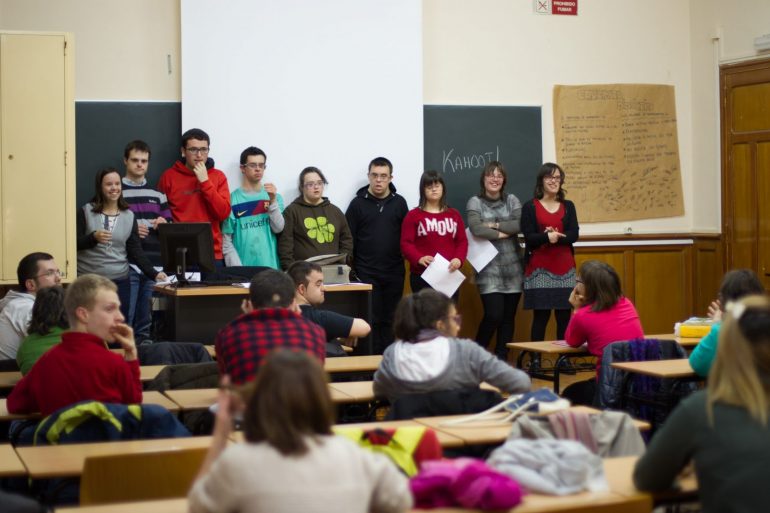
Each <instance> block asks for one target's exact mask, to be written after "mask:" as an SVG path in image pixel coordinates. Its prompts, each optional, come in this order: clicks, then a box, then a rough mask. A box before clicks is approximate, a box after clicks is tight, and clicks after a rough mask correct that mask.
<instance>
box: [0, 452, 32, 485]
mask: <svg viewBox="0 0 770 513" xmlns="http://www.w3.org/2000/svg"><path fill="white" fill-rule="evenodd" d="M26 475H27V469H26V467H25V466H24V464H23V463H22V462H21V460H20V459H19V456H18V455H17V454H16V451H15V450H14V449H13V446H11V445H10V444H0V477H13V476H26Z"/></svg>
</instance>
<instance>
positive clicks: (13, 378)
mask: <svg viewBox="0 0 770 513" xmlns="http://www.w3.org/2000/svg"><path fill="white" fill-rule="evenodd" d="M20 379H21V372H19V371H8V372H0V388H6V389H7V388H13V387H14V386H16V383H18V382H19V380H20Z"/></svg>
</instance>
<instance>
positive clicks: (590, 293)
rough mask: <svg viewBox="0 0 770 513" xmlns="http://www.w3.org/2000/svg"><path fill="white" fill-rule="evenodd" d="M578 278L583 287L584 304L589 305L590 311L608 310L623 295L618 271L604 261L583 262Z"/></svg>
mask: <svg viewBox="0 0 770 513" xmlns="http://www.w3.org/2000/svg"><path fill="white" fill-rule="evenodd" d="M580 279H581V280H583V286H584V287H585V298H586V304H587V305H591V311H592V312H601V311H603V310H608V309H610V308H612V307H613V306H614V305H615V303H617V302H618V301H619V300H620V298H621V297H623V291H622V290H621V288H620V277H619V276H618V273H617V272H615V269H613V268H612V266H611V265H609V264H607V263H605V262H601V261H599V260H586V261H585V262H583V265H581V266H580Z"/></svg>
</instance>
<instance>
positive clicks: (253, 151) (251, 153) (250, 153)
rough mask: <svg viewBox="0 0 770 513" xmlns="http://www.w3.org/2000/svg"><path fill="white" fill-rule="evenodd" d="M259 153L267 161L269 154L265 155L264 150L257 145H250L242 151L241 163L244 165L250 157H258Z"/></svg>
mask: <svg viewBox="0 0 770 513" xmlns="http://www.w3.org/2000/svg"><path fill="white" fill-rule="evenodd" d="M258 155H262V156H263V157H265V162H267V155H265V152H264V151H262V150H260V149H259V148H257V147H256V146H249V147H248V148H246V149H245V150H243V151H242V152H241V165H244V164H245V163H246V160H247V159H248V158H249V157H256V156H258Z"/></svg>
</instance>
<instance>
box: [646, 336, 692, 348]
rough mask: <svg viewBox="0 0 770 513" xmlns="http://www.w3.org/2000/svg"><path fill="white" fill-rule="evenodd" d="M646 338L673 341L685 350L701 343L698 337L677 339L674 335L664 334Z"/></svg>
mask: <svg viewBox="0 0 770 513" xmlns="http://www.w3.org/2000/svg"><path fill="white" fill-rule="evenodd" d="M644 338H657V339H658V340H673V341H675V342H676V343H678V344H679V345H680V346H682V347H684V348H691V347H695V346H697V345H698V342H700V341H701V339H700V338H698V337H677V336H676V335H674V334H673V333H662V334H659V335H645V336H644Z"/></svg>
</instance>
